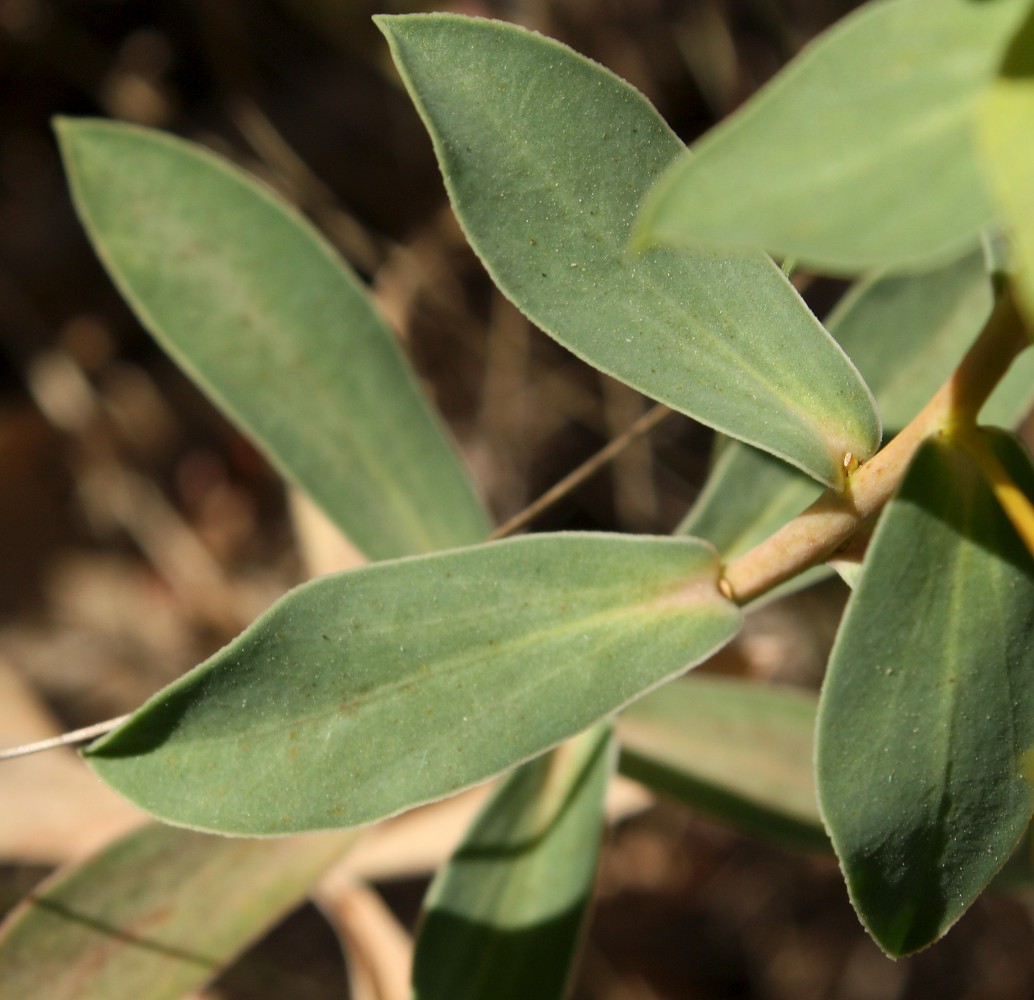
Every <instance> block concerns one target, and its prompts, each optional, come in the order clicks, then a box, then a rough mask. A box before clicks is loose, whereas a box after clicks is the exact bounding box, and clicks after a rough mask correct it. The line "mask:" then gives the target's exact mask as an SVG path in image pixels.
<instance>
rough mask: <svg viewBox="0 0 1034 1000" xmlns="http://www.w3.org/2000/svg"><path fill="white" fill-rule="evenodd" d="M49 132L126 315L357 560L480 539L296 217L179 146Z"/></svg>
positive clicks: (131, 131) (390, 360) (244, 180)
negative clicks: (310, 503) (320, 514)
mask: <svg viewBox="0 0 1034 1000" xmlns="http://www.w3.org/2000/svg"><path fill="white" fill-rule="evenodd" d="M57 130H58V136H59V138H60V140H61V148H62V152H63V154H64V160H65V168H66V170H67V172H68V175H69V177H70V179H71V185H72V194H73V197H74V200H75V204H76V208H77V209H78V211H79V215H80V218H81V219H82V221H83V224H84V225H85V227H86V230H87V232H88V233H89V235H90V238H91V240H92V241H93V244H94V247H95V248H96V250H97V253H98V255H99V256H100V258H101V260H102V261H103V262H104V265H105V267H106V268H107V270H108V273H109V274H110V275H111V277H112V279H113V280H114V282H115V284H116V285H117V286H118V288H119V290H120V291H121V292H122V295H123V296H124V297H125V299H126V301H127V302H128V303H129V304H130V305H131V306H132V308H133V309H134V311H135V312H136V315H137V317H138V318H139V319H140V321H141V323H143V325H144V326H145V327H146V328H147V329H148V330H149V331H150V332H151V333H152V334H153V335H154V337H155V338H156V339H157V340H158V342H159V343H160V344H161V345H162V346H163V347H164V348H165V349H166V350H167V351H168V352H169V353H170V355H171V356H172V357H173V358H174V359H175V360H176V361H177V363H178V364H179V365H180V366H181V367H182V368H183V369H184V370H185V371H186V372H187V374H188V375H189V376H190V377H191V379H192V380H194V381H195V382H196V383H197V384H198V385H199V386H200V387H201V388H202V389H203V390H204V391H205V393H206V394H207V395H208V396H209V397H210V398H211V399H212V400H213V401H214V402H216V403H217V404H218V405H219V406H220V407H221V408H222V409H223V410H224V411H225V412H226V414H227V415H228V416H229V417H230V418H231V419H232V420H233V421H234V422H235V423H236V424H237V425H238V426H239V427H240V428H241V429H242V430H243V431H244V432H245V433H246V434H248V435H249V436H250V437H251V438H252V439H254V440H255V441H256V442H257V443H258V444H259V445H260V446H261V447H262V449H263V450H264V451H265V453H266V455H267V456H268V457H269V458H270V460H271V461H272V462H273V464H274V465H276V466H277V467H278V468H279V469H280V470H281V471H282V472H283V473H284V474H285V475H286V476H287V477H288V478H289V479H291V480H292V481H294V482H295V483H296V484H297V485H298V486H300V487H301V488H302V489H303V490H304V491H305V492H306V493H308V494H309V496H311V497H312V498H313V499H314V500H315V501H316V502H317V503H318V504H319V505H320V506H321V507H322V508H323V509H324V510H325V511H326V513H327V514H328V515H329V516H330V517H331V519H332V520H333V521H334V522H335V524H337V525H338V527H340V528H341V529H342V530H343V531H344V532H345V533H346V534H347V535H348V536H349V538H350V539H351V540H352V541H353V542H354V543H355V544H356V545H357V546H358V547H359V548H360V549H362V550H363V552H364V553H365V554H366V555H367V556H369V557H370V558H372V559H381V558H389V557H394V556H400V555H409V554H411V553H413V552H424V551H429V550H433V549H437V548H445V547H448V546H452V545H463V544H469V543H470V542H471V541H472V540H474V539H478V538H482V537H484V535H485V534H486V533H487V531H488V524H487V521H486V518H485V515H484V513H483V511H482V509H481V506H480V504H479V502H478V500H477V499H476V497H475V496H474V493H473V491H472V489H471V487H470V484H469V482H468V481H467V479H466V476H465V474H464V473H463V471H462V470H461V468H460V465H459V463H458V461H457V458H456V455H455V454H454V452H453V451H452V449H451V447H450V445H449V444H448V442H447V441H446V438H445V436H444V434H443V431H442V430H441V428H440V427H439V425H438V422H437V418H436V417H435V416H434V415H433V414H432V411H431V409H430V407H429V406H428V405H427V403H426V401H425V400H424V399H423V397H422V395H421V392H420V390H419V389H418V387H417V385H416V383H415V381H414V379H413V376H412V374H411V372H410V369H409V366H408V364H407V362H406V360H405V358H404V357H403V355H402V352H401V351H400V349H399V347H398V345H397V344H396V342H395V340H394V337H393V335H392V333H391V331H390V330H389V329H388V328H387V326H386V325H385V323H384V321H383V320H382V319H381V318H380V317H379V316H378V314H377V313H376V311H375V310H374V308H373V306H372V304H371V302H370V299H369V297H368V295H367V293H366V291H365V290H364V289H363V287H362V286H361V285H360V284H359V282H358V280H357V279H356V278H355V277H354V275H353V274H352V273H351V272H350V271H349V270H348V268H347V267H346V266H345V264H344V263H343V262H342V261H341V260H340V259H339V258H338V257H337V255H336V254H335V252H334V250H333V249H332V248H331V247H330V246H329V244H328V243H327V242H326V241H325V240H324V239H323V238H322V237H320V236H319V235H318V234H317V233H316V231H315V230H314V229H313V228H312V227H311V226H310V225H309V223H308V222H306V221H305V220H304V219H303V218H302V217H301V216H299V215H298V214H297V213H296V212H294V211H293V210H292V209H291V208H289V207H288V206H287V205H286V204H284V203H283V202H281V201H280V200H279V199H278V198H277V197H275V196H274V195H273V193H272V192H270V191H269V190H267V189H266V188H265V187H263V186H262V185H260V184H258V183H257V182H256V181H254V180H253V179H251V178H249V177H248V176H247V175H245V174H244V173H243V172H241V171H240V170H238V169H237V168H236V167H234V166H233V165H231V164H230V163H228V162H226V161H224V160H223V159H221V158H219V157H217V156H215V155H214V154H212V153H209V152H207V151H205V150H203V149H201V148H200V147H198V146H194V145H192V144H190V143H186V142H184V141H182V140H179V139H175V138H173V137H171V136H168V135H164V134H161V133H158V132H153V131H150V130H147V129H142V128H137V127H134V126H129V125H122V124H117V123H114V122H104V121H91V120H79V121H73V120H69V119H63V120H60V121H59V122H58V125H57Z"/></svg>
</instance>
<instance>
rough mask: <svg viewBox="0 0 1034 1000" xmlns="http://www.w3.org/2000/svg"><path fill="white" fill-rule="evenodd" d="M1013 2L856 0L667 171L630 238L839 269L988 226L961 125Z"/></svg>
mask: <svg viewBox="0 0 1034 1000" xmlns="http://www.w3.org/2000/svg"><path fill="white" fill-rule="evenodd" d="M1026 6H1027V0H987V2H980V3H976V2H974V0H886V2H883V3H870V4H866V5H865V6H864V7H863V8H862V9H861V10H859V11H857V12H855V13H854V14H852V15H851V16H849V17H846V18H844V20H843V21H841V22H840V23H839V24H838V25H836V26H835V27H834V28H832V29H831V30H829V31H828V32H826V33H825V34H824V35H822V36H821V37H820V38H819V39H818V40H817V41H816V42H814V43H813V44H812V45H811V46H809V47H808V48H807V49H805V50H804V51H803V52H802V53H801V54H800V55H799V56H798V57H797V58H796V59H795V60H794V61H793V62H792V63H791V64H790V65H789V66H788V67H787V68H786V69H785V70H784V71H783V72H782V73H780V74H779V75H778V76H777V77H776V78H775V79H774V80H772V82H771V83H769V84H768V86H766V87H765V88H764V89H763V90H761V91H760V92H759V93H758V94H757V95H756V96H755V97H754V98H753V99H752V100H750V101H748V102H747V104H745V105H744V106H743V107H742V108H741V109H740V110H739V111H738V112H737V113H735V114H734V115H732V116H731V117H730V118H729V119H727V120H726V121H725V122H723V123H721V124H720V125H718V126H717V127H716V128H715V129H713V130H712V131H711V132H710V133H708V134H707V135H706V136H705V137H704V138H703V139H701V140H700V142H699V143H697V144H696V145H695V146H694V148H693V152H692V154H690V155H686V156H684V157H683V158H682V159H681V160H680V161H679V162H678V163H677V164H676V165H675V166H673V167H672V168H671V170H670V171H669V172H668V173H667V174H665V176H664V177H663V179H662V180H661V181H660V183H659V184H658V185H657V187H656V188H655V190H654V191H653V192H651V195H650V197H649V199H648V200H647V202H646V204H645V205H644V207H643V211H642V215H641V218H640V220H639V222H638V224H637V231H636V239H637V242H639V243H645V242H651V243H652V242H661V243H670V244H684V245H689V246H693V245H700V244H707V245H711V246H720V247H736V246H749V247H764V248H765V249H766V250H768V251H769V252H771V253H774V254H776V255H777V256H787V257H792V258H795V259H796V260H798V262H800V263H803V264H805V265H807V266H809V267H813V268H815V269H817V270H822V271H828V272H833V273H846V274H851V273H856V272H859V271H864V270H869V269H872V268H876V267H894V268H899V269H900V268H909V269H911V268H914V267H922V266H927V265H929V264H931V263H937V262H941V261H945V260H950V259H952V257H954V256H956V255H958V254H959V253H960V252H962V251H963V250H964V249H965V248H966V246H968V245H971V244H972V243H973V242H974V241H975V239H976V237H977V235H978V234H979V233H980V232H981V230H983V229H984V228H985V227H987V226H988V225H990V224H991V223H992V222H993V220H994V216H995V212H994V208H993V206H992V203H991V199H990V197H989V195H988V194H987V192H986V189H985V185H984V182H983V178H982V176H981V171H980V166H979V162H978V156H977V153H976V149H975V142H974V127H975V125H976V120H977V115H978V111H979V107H980V100H981V98H982V96H983V93H984V91H985V90H986V88H987V86H988V84H989V83H990V81H991V78H992V76H993V75H994V71H995V67H996V65H997V62H998V59H999V58H1000V56H1001V53H1002V51H1003V49H1004V47H1005V45H1006V44H1007V42H1008V40H1009V36H1010V34H1011V33H1012V31H1013V30H1014V29H1015V27H1016V23H1017V20H1018V18H1019V17H1020V15H1021V13H1022V11H1023V10H1024V8H1025V7H1026Z"/></svg>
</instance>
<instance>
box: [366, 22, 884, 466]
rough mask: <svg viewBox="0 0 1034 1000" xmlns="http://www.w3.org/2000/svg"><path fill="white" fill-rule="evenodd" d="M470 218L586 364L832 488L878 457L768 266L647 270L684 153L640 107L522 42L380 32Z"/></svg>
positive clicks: (740, 263) (826, 340) (548, 325)
mask: <svg viewBox="0 0 1034 1000" xmlns="http://www.w3.org/2000/svg"><path fill="white" fill-rule="evenodd" d="M377 23H378V25H379V26H380V28H381V30H382V31H383V32H384V33H385V35H386V36H387V38H388V41H389V43H390V45H391V50H392V54H393V56H394V58H395V62H396V65H397V66H398V68H399V70H400V72H401V74H402V77H403V79H404V81H405V83H406V86H407V87H408V88H409V91H410V94H411V95H412V97H413V100H414V102H415V103H416V105H417V108H418V110H419V111H420V114H421V115H422V116H423V119H424V122H425V124H426V125H427V127H428V129H429V131H430V133H431V138H432V140H433V142H434V147H435V151H436V153H437V155H438V161H439V164H440V166H441V169H442V174H443V175H444V177H445V184H446V187H447V188H448V191H449V196H450V198H451V200H452V204H453V208H454V209H455V211H456V214H457V216H458V217H459V220H460V223H461V224H462V225H463V227H464V230H465V232H466V234H467V237H468V239H469V240H470V242H471V245H472V246H473V247H474V249H475V251H476V252H477V253H478V255H479V256H480V257H481V259H482V261H483V262H484V264H485V266H486V267H487V269H488V271H489V273H490V274H491V276H492V278H493V279H494V280H495V282H496V284H497V285H498V286H499V287H500V288H501V289H502V291H503V292H504V293H505V294H506V295H507V296H508V297H509V298H510V299H511V300H512V301H513V302H514V303H515V304H516V305H517V307H518V308H519V309H521V310H522V311H523V312H524V313H525V314H526V315H527V316H528V317H530V318H531V319H532V320H533V321H534V322H535V323H536V324H538V325H539V326H540V327H541V328H542V329H543V330H545V331H546V332H547V333H549V334H551V335H552V336H554V337H555V338H556V339H557V340H559V341H560V342H561V343H562V344H564V345H565V346H566V347H568V348H569V349H570V350H572V351H573V352H574V353H575V354H577V355H579V356H580V357H582V358H583V359H584V360H586V361H588V362H589V363H590V364H592V365H594V366H596V367H597V368H599V369H601V370H603V371H605V372H607V373H609V374H611V375H613V376H615V377H616V378H619V379H621V380H622V381H624V382H627V383H628V384H630V385H633V386H635V387H636V388H637V389H640V390H642V391H643V392H645V393H647V394H648V395H650V396H652V397H653V398H655V399H658V400H661V401H662V402H664V403H667V404H668V405H670V406H672V407H674V408H675V409H677V410H680V411H682V412H683V413H687V414H689V415H690V416H693V417H695V418H696V419H698V420H700V421H702V422H703V423H706V424H708V425H710V426H712V427H715V428H717V429H718V430H721V431H723V432H725V433H727V434H729V435H731V436H733V437H737V438H740V439H742V440H745V441H748V442H749V443H751V444H754V445H757V446H758V447H759V448H762V449H764V450H766V451H771V452H772V453H773V454H776V455H779V456H781V457H782V458H784V459H786V460H787V461H788V462H790V463H791V464H793V465H796V466H798V467H800V468H802V469H804V470H805V471H806V472H807V473H808V474H809V475H812V476H814V477H815V478H817V479H819V480H820V481H822V482H824V483H826V484H829V485H839V484H840V483H841V482H842V479H843V467H842V461H843V457H844V454H845V453H846V452H851V453H852V454H854V455H855V456H858V457H866V456H868V455H869V454H871V453H872V451H873V450H874V449H875V448H876V446H877V445H878V443H879V426H878V421H877V420H876V417H875V415H874V413H873V410H872V403H871V400H870V398H869V395H868V392H867V390H866V389H865V387H864V385H863V384H862V382H861V381H860V379H859V378H858V374H857V372H856V371H855V370H854V368H853V367H852V365H851V364H850V362H849V361H848V360H847V359H846V358H845V357H844V355H843V353H842V352H841V351H840V349H839V348H838V347H837V346H836V344H835V343H834V342H833V340H832V339H831V338H830V337H829V336H828V335H827V334H826V332H825V331H824V330H823V328H822V327H821V325H820V324H819V323H818V321H817V320H816V319H815V318H814V317H813V316H812V315H811V313H810V312H809V311H808V309H807V307H806V306H805V305H804V303H803V302H802V301H801V299H800V297H799V296H798V295H797V293H796V292H795V291H794V289H793V287H792V286H791V285H790V284H789V282H788V281H787V280H786V277H785V276H784V275H783V274H782V273H781V272H780V271H779V269H778V268H776V267H775V266H774V265H773V263H772V262H771V261H770V260H768V259H767V258H765V257H763V256H762V255H760V254H741V255H738V256H735V257H720V256H717V255H715V254H712V253H710V252H704V253H686V252H682V251H672V250H667V249H658V250H651V251H649V252H647V253H644V254H642V255H641V256H638V257H635V256H632V255H630V254H629V253H628V252H627V250H626V246H627V242H628V237H629V232H630V226H631V222H632V218H633V216H634V214H635V211H636V207H637V205H638V202H639V199H640V198H641V197H642V196H643V195H644V194H645V192H646V191H647V189H648V188H649V186H650V185H651V184H652V183H653V182H654V181H655V180H656V178H657V177H658V176H659V175H660V172H661V171H662V170H663V169H664V168H665V167H666V166H667V165H668V164H669V163H670V162H671V161H672V160H673V159H674V158H675V157H676V156H677V155H678V154H679V152H680V151H681V150H682V149H683V147H682V144H681V143H680V142H679V140H678V139H677V138H676V137H675V135H674V134H673V133H672V132H671V130H670V129H669V128H668V127H667V126H666V125H665V124H664V122H663V121H662V120H661V119H660V117H659V116H658V115H657V113H656V111H655V110H654V109H653V108H652V107H651V106H650V105H649V103H648V102H647V101H646V100H645V98H643V97H642V95H640V94H639V93H637V92H636V91H634V90H633V89H632V88H631V87H629V86H628V85H627V84H626V83H624V82H623V81H621V80H619V79H618V78H617V77H615V76H613V75H612V74H611V73H609V72H607V71H606V70H604V69H603V68H602V67H601V66H598V65H596V64H595V63H592V62H590V61H589V60H587V59H584V58H582V57H581V56H578V55H576V54H575V53H573V52H572V51H571V50H570V49H567V48H565V47H564V46H562V45H560V44H558V43H556V42H553V41H551V40H550V39H547V38H543V37H541V36H538V35H534V34H531V33H529V32H527V31H524V30H522V29H520V28H517V27H514V26H513V25H507V24H500V23H496V22H492V21H482V20H476V19H470V18H461V17H455V16H451V15H411V16H405V17H379V18H377Z"/></svg>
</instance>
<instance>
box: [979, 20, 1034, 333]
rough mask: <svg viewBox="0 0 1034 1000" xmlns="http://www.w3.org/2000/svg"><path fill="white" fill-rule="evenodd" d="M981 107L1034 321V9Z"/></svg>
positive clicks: (995, 184) (990, 167)
mask: <svg viewBox="0 0 1034 1000" xmlns="http://www.w3.org/2000/svg"><path fill="white" fill-rule="evenodd" d="M1028 6H1029V5H1028ZM980 110H981V114H980V145H981V152H982V153H983V157H982V161H981V166H982V167H983V168H984V171H985V173H986V175H987V177H988V180H989V183H990V187H991V191H992V193H993V195H994V197H995V199H996V201H997V203H998V208H999V211H1000V212H1001V215H1002V217H1003V219H1004V221H1005V224H1006V226H1007V227H1008V229H1009V232H1010V234H1011V236H1012V238H1013V253H1014V254H1015V257H1016V265H1017V272H1018V274H1017V277H1018V282H1017V284H1018V291H1019V299H1020V302H1021V304H1022V306H1023V308H1024V310H1025V312H1026V315H1027V321H1028V324H1034V185H1032V184H1031V177H1032V176H1034V142H1032V141H1031V122H1032V121H1034V11H1031V12H1030V13H1028V15H1027V19H1026V21H1025V22H1024V23H1023V25H1022V26H1021V27H1020V29H1019V31H1018V32H1017V34H1016V37H1015V38H1014V39H1013V40H1012V43H1011V44H1010V46H1009V48H1008V50H1007V52H1006V54H1005V57H1004V59H1003V60H1002V64H1001V66H1000V67H999V71H998V75H997V76H996V78H995V80H994V82H993V83H992V85H991V87H990V89H989V90H988V92H987V96H986V98H985V100H984V103H983V106H982V107H981V109H980Z"/></svg>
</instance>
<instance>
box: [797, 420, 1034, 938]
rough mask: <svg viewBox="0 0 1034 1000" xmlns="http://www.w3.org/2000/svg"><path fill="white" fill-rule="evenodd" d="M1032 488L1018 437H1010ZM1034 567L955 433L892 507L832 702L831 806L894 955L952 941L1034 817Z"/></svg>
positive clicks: (861, 896)
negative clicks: (1032, 761)
mask: <svg viewBox="0 0 1034 1000" xmlns="http://www.w3.org/2000/svg"><path fill="white" fill-rule="evenodd" d="M992 440H993V441H994V447H995V451H996V453H997V454H998V456H999V458H1000V459H1001V460H1002V461H1003V462H1004V464H1006V465H1007V466H1008V467H1009V468H1010V469H1011V470H1014V471H1016V470H1018V475H1019V481H1020V482H1021V483H1022V484H1023V486H1024V488H1025V489H1027V490H1030V489H1031V486H1032V481H1034V474H1032V471H1031V468H1030V463H1029V460H1028V459H1027V457H1026V456H1025V454H1023V453H1022V450H1021V449H1020V446H1019V445H1018V444H1016V443H1015V439H1012V438H1010V437H1009V436H1008V435H1005V434H1004V433H1002V432H996V436H995V437H993V438H992ZM1032 631H1034V561H1032V560H1031V557H1030V556H1029V555H1028V554H1027V552H1026V549H1025V548H1024V546H1023V544H1022V542H1021V541H1020V540H1019V538H1018V537H1017V535H1016V534H1015V532H1014V530H1013V528H1012V526H1011V525H1010V524H1009V522H1008V521H1007V520H1006V518H1005V515H1004V514H1003V513H1002V511H1001V510H1000V508H999V507H998V505H997V502H996V501H995V499H994V496H993V495H992V494H991V492H990V490H989V489H988V488H987V486H986V485H985V484H984V482H983V480H982V479H981V477H980V474H979V473H978V471H977V470H976V468H975V466H974V465H973V463H972V462H971V461H970V460H969V459H968V458H967V457H966V456H965V455H964V454H963V453H961V452H960V451H957V450H956V449H955V448H954V447H953V446H952V445H951V444H950V443H948V442H946V441H945V440H944V439H935V440H932V441H930V442H928V443H927V444H926V445H924V446H923V448H922V449H921V450H920V452H919V453H918V454H917V456H916V458H915V461H914V462H913V464H912V466H911V468H910V469H909V471H908V473H907V475H906V478H905V481H904V483H903V485H902V488H901V492H900V494H899V495H898V497H897V498H896V499H895V500H893V501H892V503H891V505H890V506H889V507H888V508H887V510H886V511H885V512H884V514H883V517H882V518H881V520H880V523H879V525H878V527H877V529H876V532H875V534H874V536H873V539H872V542H871V545H870V548H869V552H868V554H867V556H866V562H865V571H864V573H863V574H862V577H861V582H860V584H859V586H858V588H857V589H856V590H855V592H854V595H853V597H852V598H851V601H850V603H849V605H848V609H847V613H846V616H845V619H844V622H843V625H842V627H841V630H840V634H839V636H838V638H837V642H836V645H835V647H834V650H833V654H832V657H831V660H830V666H829V672H828V674H827V677H826V681H825V686H824V688H823V692H822V698H821V701H820V710H819V723H818V732H817V782H818V791H819V799H820V806H821V809H822V813H823V816H824V818H825V821H826V825H827V827H828V829H829V832H830V836H831V838H832V840H833V845H834V847H835V849H836V852H837V855H838V857H839V858H840V863H841V867H842V868H843V870H844V873H845V876H846V878H847V884H848V890H849V892H850V895H851V899H852V901H853V903H854V905H855V908H856V909H857V910H858V912H859V915H860V916H861V918H862V921H863V923H864V924H865V925H866V927H867V928H868V929H869V931H870V933H871V934H872V935H873V937H874V938H875V939H876V941H877V942H878V943H879V944H880V945H881V947H883V948H884V949H885V950H886V951H887V952H889V953H890V954H892V955H901V954H906V953H908V952H911V951H915V950H916V949H918V948H922V947H924V946H925V945H928V944H930V943H931V942H933V941H935V940H936V939H937V938H938V937H940V936H941V935H942V934H943V933H944V932H945V931H946V930H947V929H948V928H949V927H950V926H951V925H952V924H953V923H954V922H955V921H956V920H957V919H958V918H959V917H960V916H961V915H962V913H963V912H964V911H965V910H966V908H967V907H968V906H969V905H970V904H971V903H972V902H973V900H974V899H975V898H976V896H977V895H978V894H979V893H980V892H981V891H982V890H983V889H984V887H985V886H986V885H987V883H988V882H989V881H990V879H991V878H992V877H993V876H994V874H995V873H996V872H997V871H998V869H999V868H1001V866H1002V865H1003V864H1004V862H1005V860H1006V859H1007V858H1008V856H1009V854H1010V853H1011V852H1012V850H1013V848H1014V847H1015V846H1016V843H1017V841H1018V840H1019V838H1020V836H1021V835H1022V834H1023V831H1024V830H1025V829H1026V826H1027V823H1028V821H1029V820H1030V817H1031V805H1032V799H1031V789H1030V786H1029V785H1028V783H1027V781H1025V780H1024V777H1023V769H1024V768H1025V767H1027V766H1028V765H1027V764H1026V763H1025V761H1027V755H1028V754H1029V753H1030V751H1031V749H1032V748H1034V647H1032V646H1031V641H1030V637H1031V634H1032Z"/></svg>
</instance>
